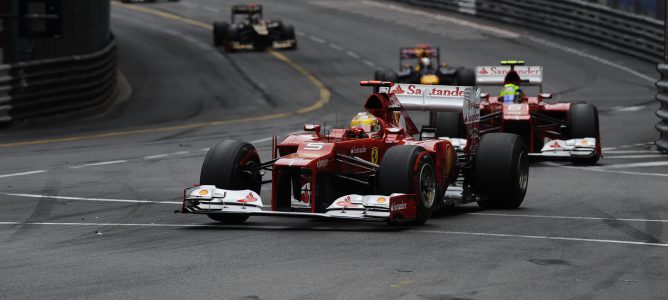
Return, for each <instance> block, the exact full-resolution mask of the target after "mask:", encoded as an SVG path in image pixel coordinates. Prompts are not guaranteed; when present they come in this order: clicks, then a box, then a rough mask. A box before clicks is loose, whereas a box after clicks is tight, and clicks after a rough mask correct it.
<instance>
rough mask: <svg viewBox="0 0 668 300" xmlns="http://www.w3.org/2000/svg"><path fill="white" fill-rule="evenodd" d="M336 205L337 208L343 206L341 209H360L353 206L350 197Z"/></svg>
mask: <svg viewBox="0 0 668 300" xmlns="http://www.w3.org/2000/svg"><path fill="white" fill-rule="evenodd" d="M336 205H337V206H341V207H345V208H347V207H350V208H355V207H358V206H357V205H355V204H352V203H351V202H350V196H346V197H345V198H344V199H343V200H341V201H337V202H336Z"/></svg>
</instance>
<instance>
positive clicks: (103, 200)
mask: <svg viewBox="0 0 668 300" xmlns="http://www.w3.org/2000/svg"><path fill="white" fill-rule="evenodd" d="M0 194H2V195H6V196H12V197H23V198H39V199H55V200H73V201H93V202H123V203H153V204H182V202H180V201H179V202H175V201H151V200H130V199H107V198H85V197H68V196H51V195H37V194H19V193H0Z"/></svg>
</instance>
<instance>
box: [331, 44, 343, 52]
mask: <svg viewBox="0 0 668 300" xmlns="http://www.w3.org/2000/svg"><path fill="white" fill-rule="evenodd" d="M329 47H331V48H332V49H334V50H339V51H343V47H341V46H339V45H337V44H329Z"/></svg>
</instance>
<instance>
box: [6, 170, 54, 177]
mask: <svg viewBox="0 0 668 300" xmlns="http://www.w3.org/2000/svg"><path fill="white" fill-rule="evenodd" d="M47 171H48V170H37V171H28V172H21V173H13V174H4V175H0V178H7V177H14V176H24V175H33V174H40V173H46V172H47Z"/></svg>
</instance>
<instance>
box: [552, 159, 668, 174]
mask: <svg viewBox="0 0 668 300" xmlns="http://www.w3.org/2000/svg"><path fill="white" fill-rule="evenodd" d="M545 164H547V165H551V166H554V167H560V168H566V169H576V170H583V171H590V172H602V173H613V174H625V175H640V176H657V177H668V174H664V173H646V172H629V171H617V170H606V169H601V168H600V167H572V166H563V165H560V164H557V163H552V162H546V163H545Z"/></svg>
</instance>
